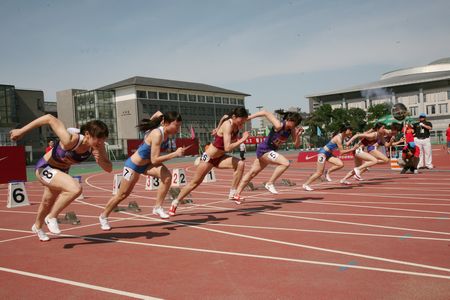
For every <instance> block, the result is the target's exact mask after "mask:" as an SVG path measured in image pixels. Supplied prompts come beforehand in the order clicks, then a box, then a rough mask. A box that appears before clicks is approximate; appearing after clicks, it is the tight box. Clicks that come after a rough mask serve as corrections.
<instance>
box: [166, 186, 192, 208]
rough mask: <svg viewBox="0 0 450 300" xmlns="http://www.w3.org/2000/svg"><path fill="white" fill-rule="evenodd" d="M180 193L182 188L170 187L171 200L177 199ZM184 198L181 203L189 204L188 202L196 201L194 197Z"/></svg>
mask: <svg viewBox="0 0 450 300" xmlns="http://www.w3.org/2000/svg"><path fill="white" fill-rule="evenodd" d="M179 194H180V188H177V187H174V188H170V189H169V200H170V201H172V200H175V199H177V197H178V195H179ZM187 197H191V194H189V195H187V196H186V198H187ZM186 198H184V199H183V200H182V201H180V204H188V203H194V201H192V199H186Z"/></svg>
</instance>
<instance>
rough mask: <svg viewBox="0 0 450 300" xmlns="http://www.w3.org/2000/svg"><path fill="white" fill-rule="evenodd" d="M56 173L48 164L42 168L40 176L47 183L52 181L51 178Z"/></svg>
mask: <svg viewBox="0 0 450 300" xmlns="http://www.w3.org/2000/svg"><path fill="white" fill-rule="evenodd" d="M56 173H58V171H57V170H55V169H53V168H52V167H50V166H48V167H46V168H45V169H44V170H42V172H41V174H40V176H41V179H42V180H44V181H45V182H47V183H50V182H51V181H52V179H53V178H54V177H55V175H56Z"/></svg>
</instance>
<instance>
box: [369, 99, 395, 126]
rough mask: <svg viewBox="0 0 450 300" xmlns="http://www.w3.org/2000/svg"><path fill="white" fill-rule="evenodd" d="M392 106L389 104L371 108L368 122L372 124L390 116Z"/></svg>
mask: <svg viewBox="0 0 450 300" xmlns="http://www.w3.org/2000/svg"><path fill="white" fill-rule="evenodd" d="M390 110H391V105H390V104H389V103H381V104H377V105H373V106H370V107H369V109H368V120H369V122H372V121H374V120H376V119H379V118H381V117H384V116H385V115H388V114H390Z"/></svg>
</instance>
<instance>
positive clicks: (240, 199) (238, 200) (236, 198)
mask: <svg viewBox="0 0 450 300" xmlns="http://www.w3.org/2000/svg"><path fill="white" fill-rule="evenodd" d="M232 200H233V201H234V203H236V204H242V202H244V201H245V198H244V197H242V196H241V195H237V194H236V195H234V196H233V198H232Z"/></svg>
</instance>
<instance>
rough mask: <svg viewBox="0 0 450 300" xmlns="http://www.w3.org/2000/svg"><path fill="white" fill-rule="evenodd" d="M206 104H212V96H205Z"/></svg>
mask: <svg viewBox="0 0 450 300" xmlns="http://www.w3.org/2000/svg"><path fill="white" fill-rule="evenodd" d="M206 102H208V103H213V102H214V101H213V97H212V96H206Z"/></svg>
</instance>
